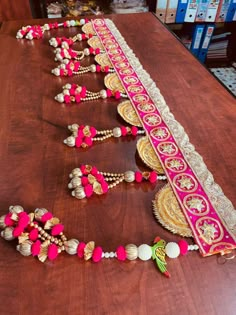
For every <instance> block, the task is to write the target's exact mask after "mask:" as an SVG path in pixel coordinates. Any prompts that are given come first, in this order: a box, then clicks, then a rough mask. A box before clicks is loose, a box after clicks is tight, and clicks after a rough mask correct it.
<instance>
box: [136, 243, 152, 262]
mask: <svg viewBox="0 0 236 315" xmlns="http://www.w3.org/2000/svg"><path fill="white" fill-rule="evenodd" d="M138 258H139V259H141V260H143V261H146V260H149V259H151V258H152V248H151V247H150V246H149V245H147V244H142V245H140V246H139V247H138Z"/></svg>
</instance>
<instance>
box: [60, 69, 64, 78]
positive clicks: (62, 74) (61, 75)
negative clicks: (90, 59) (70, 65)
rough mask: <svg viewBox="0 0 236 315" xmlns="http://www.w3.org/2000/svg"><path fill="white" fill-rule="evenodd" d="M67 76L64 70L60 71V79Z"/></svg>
mask: <svg viewBox="0 0 236 315" xmlns="http://www.w3.org/2000/svg"><path fill="white" fill-rule="evenodd" d="M64 74H65V72H64V69H60V77H63V76H64Z"/></svg>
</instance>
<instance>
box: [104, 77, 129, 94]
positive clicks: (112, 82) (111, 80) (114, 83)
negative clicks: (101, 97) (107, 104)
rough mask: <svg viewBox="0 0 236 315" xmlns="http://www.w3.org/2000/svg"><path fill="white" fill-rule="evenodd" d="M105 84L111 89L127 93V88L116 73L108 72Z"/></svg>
mask: <svg viewBox="0 0 236 315" xmlns="http://www.w3.org/2000/svg"><path fill="white" fill-rule="evenodd" d="M104 84H105V86H106V88H107V89H109V90H111V91H119V92H120V93H125V89H124V87H123V85H122V83H121V82H120V79H119V77H118V75H117V74H116V73H109V74H107V75H106V76H105V78H104Z"/></svg>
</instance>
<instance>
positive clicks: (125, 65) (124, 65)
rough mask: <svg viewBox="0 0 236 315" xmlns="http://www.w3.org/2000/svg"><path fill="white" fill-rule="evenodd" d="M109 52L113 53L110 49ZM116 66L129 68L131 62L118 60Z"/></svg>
mask: <svg viewBox="0 0 236 315" xmlns="http://www.w3.org/2000/svg"><path fill="white" fill-rule="evenodd" d="M109 53H111V52H110V51H109ZM115 67H116V68H118V69H123V68H129V64H128V62H125V61H120V62H117V63H116V64H115Z"/></svg>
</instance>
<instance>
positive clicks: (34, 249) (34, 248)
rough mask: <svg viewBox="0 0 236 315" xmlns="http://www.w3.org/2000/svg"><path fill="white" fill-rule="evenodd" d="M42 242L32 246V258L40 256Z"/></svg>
mask: <svg viewBox="0 0 236 315" xmlns="http://www.w3.org/2000/svg"><path fill="white" fill-rule="evenodd" d="M40 247H41V242H40V241H39V240H37V241H36V242H35V243H33V244H32V245H31V254H32V256H38V255H39V253H40V249H41V248H40Z"/></svg>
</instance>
